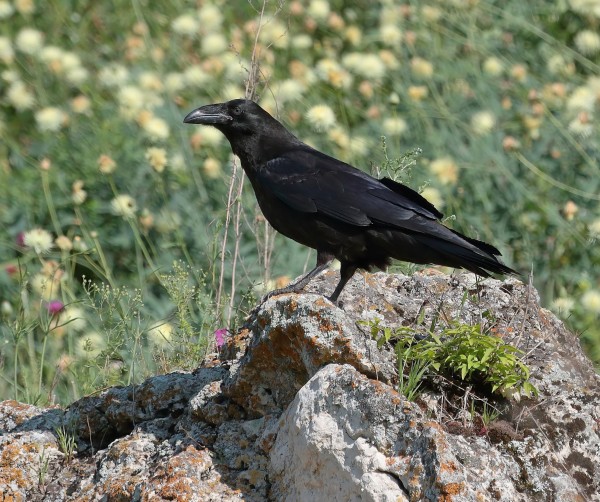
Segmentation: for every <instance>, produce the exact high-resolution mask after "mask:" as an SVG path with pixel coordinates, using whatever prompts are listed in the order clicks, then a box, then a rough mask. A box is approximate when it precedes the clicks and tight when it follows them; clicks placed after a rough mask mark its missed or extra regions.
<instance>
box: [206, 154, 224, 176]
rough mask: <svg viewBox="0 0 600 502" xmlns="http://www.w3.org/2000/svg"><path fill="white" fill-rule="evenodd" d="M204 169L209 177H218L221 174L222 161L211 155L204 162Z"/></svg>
mask: <svg viewBox="0 0 600 502" xmlns="http://www.w3.org/2000/svg"><path fill="white" fill-rule="evenodd" d="M202 170H203V171H204V174H206V176H207V177H208V178H211V179H215V178H218V177H219V176H220V175H221V163H220V162H219V161H218V160H217V159H214V158H212V157H209V158H208V159H206V160H205V161H204V164H202Z"/></svg>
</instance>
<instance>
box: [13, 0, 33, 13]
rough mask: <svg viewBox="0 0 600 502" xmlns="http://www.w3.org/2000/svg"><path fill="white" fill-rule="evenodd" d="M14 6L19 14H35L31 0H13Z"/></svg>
mask: <svg viewBox="0 0 600 502" xmlns="http://www.w3.org/2000/svg"><path fill="white" fill-rule="evenodd" d="M14 4H15V8H16V9H17V10H18V11H19V14H33V13H34V12H35V3H34V2H33V0H15V1H14Z"/></svg>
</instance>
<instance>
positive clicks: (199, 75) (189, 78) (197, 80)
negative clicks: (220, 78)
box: [183, 65, 211, 87]
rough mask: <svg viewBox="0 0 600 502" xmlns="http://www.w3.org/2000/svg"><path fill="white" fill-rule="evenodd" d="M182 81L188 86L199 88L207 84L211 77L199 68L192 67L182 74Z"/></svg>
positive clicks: (196, 66)
mask: <svg viewBox="0 0 600 502" xmlns="http://www.w3.org/2000/svg"><path fill="white" fill-rule="evenodd" d="M183 79H184V81H185V82H186V83H187V84H188V85H192V86H195V87H200V86H202V85H204V84H205V83H207V82H208V81H209V80H210V79H211V76H210V75H209V74H208V73H206V72H205V71H204V70H203V69H202V68H201V67H200V66H198V65H192V66H189V67H188V68H186V69H185V71H184V72H183Z"/></svg>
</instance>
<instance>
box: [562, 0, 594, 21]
mask: <svg viewBox="0 0 600 502" xmlns="http://www.w3.org/2000/svg"><path fill="white" fill-rule="evenodd" d="M569 5H570V6H571V9H573V10H574V11H575V12H578V13H579V14H582V15H584V16H594V17H596V18H600V2H598V0H569Z"/></svg>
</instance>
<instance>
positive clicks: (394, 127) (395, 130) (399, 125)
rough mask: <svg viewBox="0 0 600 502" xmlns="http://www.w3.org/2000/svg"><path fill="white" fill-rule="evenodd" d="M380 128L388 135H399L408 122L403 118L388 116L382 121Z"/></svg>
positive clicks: (404, 129) (406, 127)
mask: <svg viewBox="0 0 600 502" xmlns="http://www.w3.org/2000/svg"><path fill="white" fill-rule="evenodd" d="M382 129H383V132H384V133H385V134H387V135H389V136H401V135H402V134H403V133H404V132H405V131H406V130H407V129H408V124H407V123H406V121H405V120H404V119H403V118H400V117H390V118H387V119H385V120H384V121H383V124H382Z"/></svg>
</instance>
